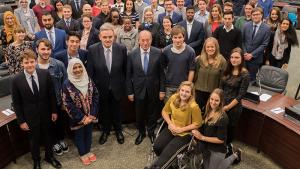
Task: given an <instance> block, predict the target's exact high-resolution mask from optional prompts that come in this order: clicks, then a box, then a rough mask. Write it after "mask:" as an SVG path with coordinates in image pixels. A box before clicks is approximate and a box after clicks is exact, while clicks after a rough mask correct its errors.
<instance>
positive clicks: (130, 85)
mask: <svg viewBox="0 0 300 169" xmlns="http://www.w3.org/2000/svg"><path fill="white" fill-rule="evenodd" d="M164 82H165V74H164V69H163V65H162V53H161V50H160V49H158V48H155V47H151V48H150V53H149V64H148V70H147V74H146V73H145V72H144V69H143V65H142V60H141V50H140V48H136V49H134V50H133V51H132V52H131V53H130V54H129V55H128V60H127V73H126V84H127V85H126V86H127V95H132V94H134V97H135V98H139V99H144V98H145V95H146V91H147V93H148V95H149V97H150V98H156V99H158V98H159V92H164V91H165V85H164Z"/></svg>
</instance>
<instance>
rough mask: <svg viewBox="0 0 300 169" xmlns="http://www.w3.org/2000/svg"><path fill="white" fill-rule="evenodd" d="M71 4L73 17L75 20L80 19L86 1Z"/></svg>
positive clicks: (76, 0)
mask: <svg viewBox="0 0 300 169" xmlns="http://www.w3.org/2000/svg"><path fill="white" fill-rule="evenodd" d="M69 3H70V5H71V7H72V11H73V12H72V17H73V18H74V19H78V18H80V17H81V15H82V11H81V9H82V7H83V5H84V4H85V3H86V1H84V0H71V1H70V2H69Z"/></svg>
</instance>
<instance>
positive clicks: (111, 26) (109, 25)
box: [99, 22, 115, 33]
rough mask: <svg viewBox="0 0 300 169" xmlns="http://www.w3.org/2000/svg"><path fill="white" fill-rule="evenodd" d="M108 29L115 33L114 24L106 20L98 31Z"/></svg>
mask: <svg viewBox="0 0 300 169" xmlns="http://www.w3.org/2000/svg"><path fill="white" fill-rule="evenodd" d="M108 30H111V31H113V32H114V33H115V30H114V26H113V25H112V24H111V23H108V22H106V23H104V24H103V25H102V26H101V27H100V31H99V32H102V31H108Z"/></svg>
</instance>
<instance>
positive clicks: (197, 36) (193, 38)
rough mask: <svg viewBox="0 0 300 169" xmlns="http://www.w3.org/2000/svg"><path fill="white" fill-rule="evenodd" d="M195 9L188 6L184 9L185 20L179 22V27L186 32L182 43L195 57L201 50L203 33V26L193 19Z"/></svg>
mask: <svg viewBox="0 0 300 169" xmlns="http://www.w3.org/2000/svg"><path fill="white" fill-rule="evenodd" d="M194 15H195V9H194V7H192V6H190V7H187V8H186V20H184V21H181V22H179V23H178V25H181V26H182V27H184V29H185V30H186V34H185V38H184V41H185V43H186V44H188V45H189V46H190V47H192V48H193V49H194V50H195V53H196V55H199V54H200V53H201V50H202V46H203V42H204V37H205V31H204V28H203V24H202V23H201V22H199V21H197V20H195V19H194Z"/></svg>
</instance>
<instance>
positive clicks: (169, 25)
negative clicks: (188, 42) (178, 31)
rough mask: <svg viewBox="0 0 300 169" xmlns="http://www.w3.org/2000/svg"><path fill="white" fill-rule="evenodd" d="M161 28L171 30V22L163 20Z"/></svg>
mask: <svg viewBox="0 0 300 169" xmlns="http://www.w3.org/2000/svg"><path fill="white" fill-rule="evenodd" d="M163 27H164V29H171V27H172V22H171V21H170V20H169V19H167V18H165V19H163Z"/></svg>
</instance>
